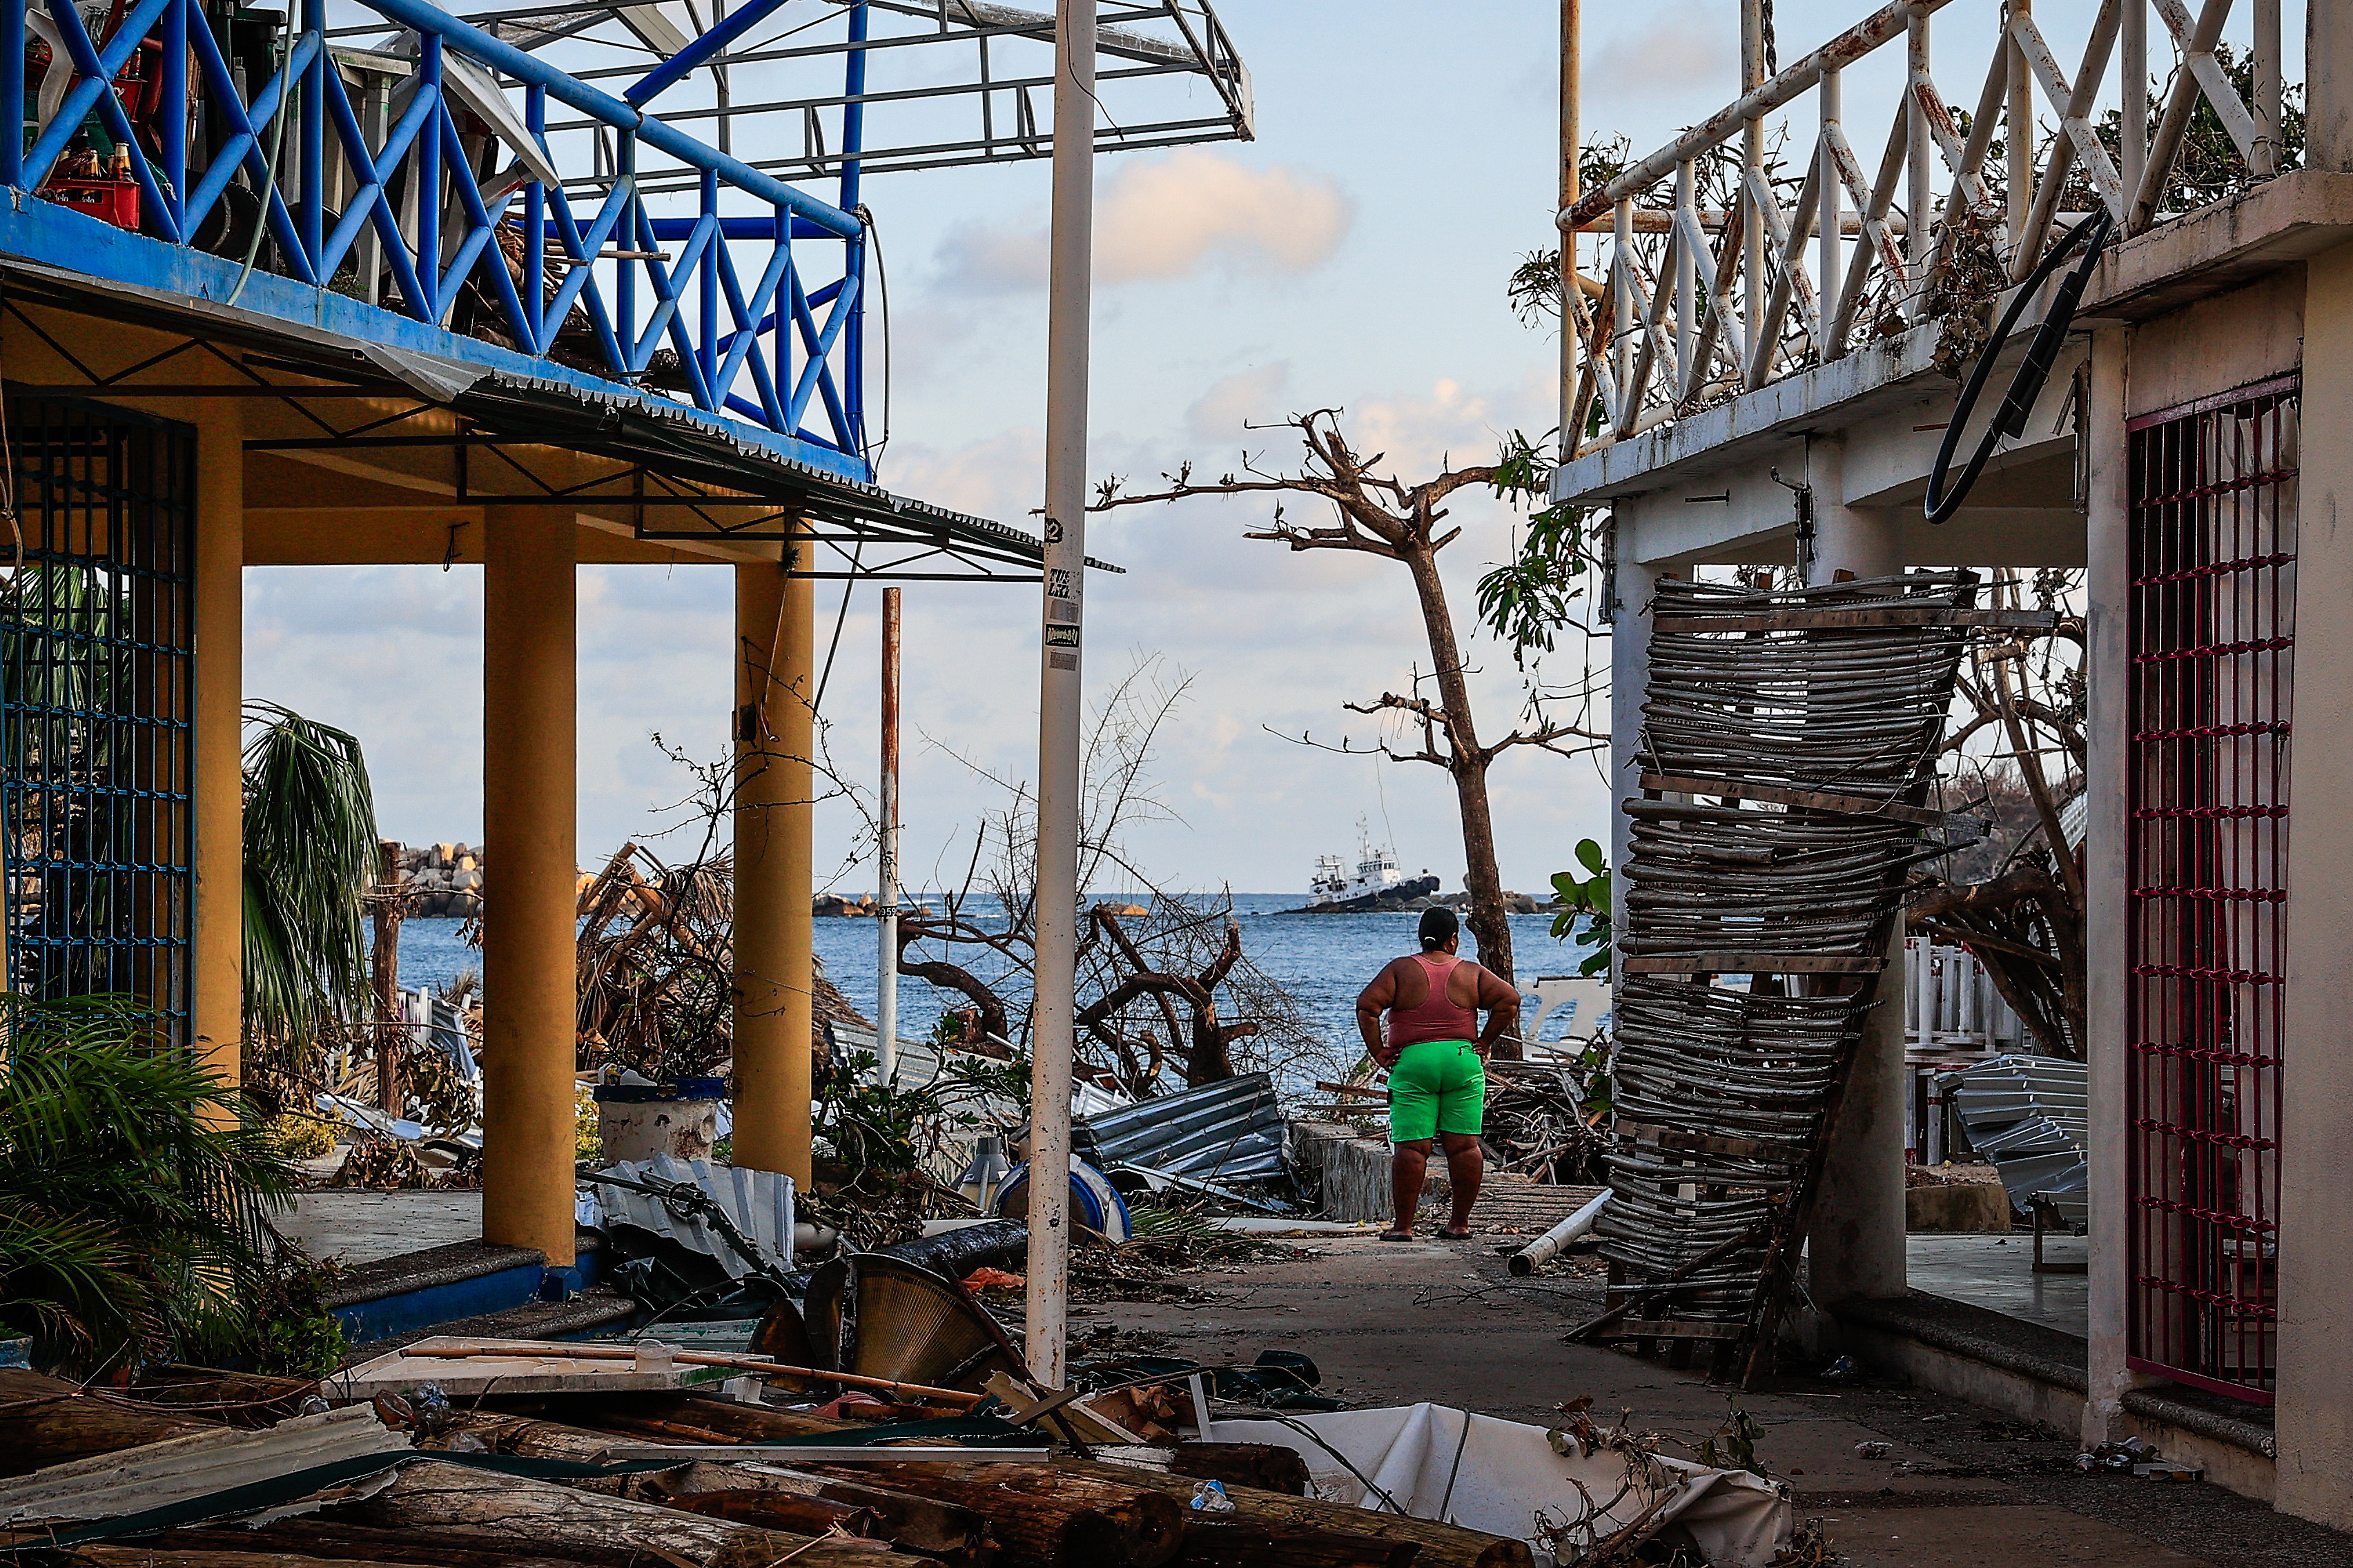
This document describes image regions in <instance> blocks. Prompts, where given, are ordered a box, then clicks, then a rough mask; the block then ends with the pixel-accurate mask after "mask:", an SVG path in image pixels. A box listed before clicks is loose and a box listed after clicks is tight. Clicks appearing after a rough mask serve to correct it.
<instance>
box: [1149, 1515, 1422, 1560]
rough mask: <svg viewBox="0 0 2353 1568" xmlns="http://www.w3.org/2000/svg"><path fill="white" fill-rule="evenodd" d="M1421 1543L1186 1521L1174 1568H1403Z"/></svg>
mask: <svg viewBox="0 0 2353 1568" xmlns="http://www.w3.org/2000/svg"><path fill="white" fill-rule="evenodd" d="M1420 1554H1421V1543H1420V1542H1414V1541H1385V1540H1382V1539H1381V1538H1379V1537H1378V1536H1372V1535H1347V1534H1343V1533H1341V1532H1340V1531H1330V1530H1307V1529H1303V1528H1301V1527H1299V1526H1297V1525H1278V1524H1270V1523H1267V1522H1265V1521H1261V1520H1241V1521H1236V1522H1234V1523H1231V1524H1219V1523H1210V1522H1207V1521H1200V1520H1193V1521H1187V1526H1186V1530H1185V1546H1184V1550H1182V1551H1181V1552H1177V1554H1176V1568H1407V1564H1409V1563H1413V1562H1415V1561H1416V1560H1418V1559H1419V1556H1420Z"/></svg>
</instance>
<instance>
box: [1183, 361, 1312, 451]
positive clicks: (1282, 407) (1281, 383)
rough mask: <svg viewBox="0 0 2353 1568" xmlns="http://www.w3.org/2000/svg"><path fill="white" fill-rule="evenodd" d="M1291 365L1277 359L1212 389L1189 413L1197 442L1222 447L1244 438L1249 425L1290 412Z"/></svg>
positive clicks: (1190, 429)
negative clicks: (1288, 400)
mask: <svg viewBox="0 0 2353 1568" xmlns="http://www.w3.org/2000/svg"><path fill="white" fill-rule="evenodd" d="M1290 395H1291V362H1290V361H1289V360H1287V359H1283V360H1277V361H1275V362H1274V363H1272V364H1267V365H1261V366H1259V367H1258V368H1257V369H1256V370H1242V371H1236V372H1235V373H1234V374H1231V375H1229V376H1227V377H1225V378H1224V379H1223V380H1221V381H1219V382H1217V383H1216V384H1213V385H1211V386H1210V388H1209V390H1208V391H1207V392H1205V393H1203V394H1201V395H1200V396H1198V397H1197V398H1195V399H1194V400H1193V405H1192V406H1191V407H1190V408H1187V410H1185V429H1186V432H1187V434H1189V435H1190V436H1191V437H1193V439H1195V440H1197V441H1208V442H1215V443H1216V444H1217V445H1218V446H1219V447H1223V446H1225V444H1226V443H1228V442H1229V441H1236V440H1240V439H1243V438H1244V437H1246V436H1247V435H1248V431H1247V430H1246V428H1245V426H1250V425H1264V424H1266V423H1268V422H1269V421H1270V420H1275V419H1280V418H1282V416H1284V415H1285V414H1287V413H1289V412H1290V407H1289V405H1288V403H1287V402H1286V401H1285V400H1286V399H1287V398H1288V397H1289V396H1290Z"/></svg>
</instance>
